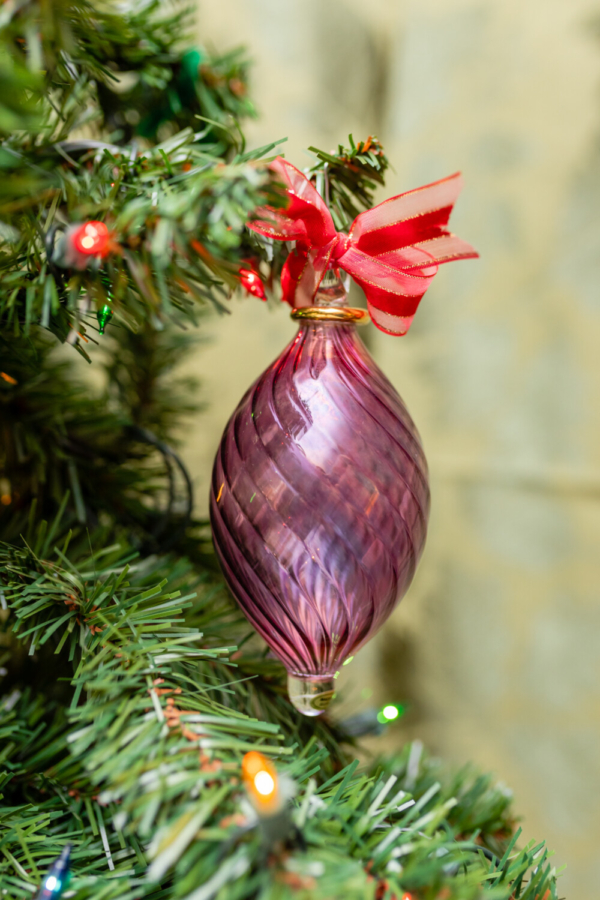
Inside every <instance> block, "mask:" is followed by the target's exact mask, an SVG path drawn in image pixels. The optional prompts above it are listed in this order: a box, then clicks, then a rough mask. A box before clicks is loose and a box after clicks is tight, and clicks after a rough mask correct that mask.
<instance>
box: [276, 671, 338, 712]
mask: <svg viewBox="0 0 600 900" xmlns="http://www.w3.org/2000/svg"><path fill="white" fill-rule="evenodd" d="M287 689H288V696H289V698H290V700H291V702H292V705H293V706H294V707H295V708H296V709H297V710H298V712H300V713H302V715H303V716H311V717H312V716H320V715H322V713H324V712H325V710H326V709H327V708H328V706H329V704H330V703H331V701H332V700H333V699H334V697H335V691H334V685H333V678H317V677H314V676H311V675H307V676H305V677H301V676H299V675H290V674H289V672H288V679H287Z"/></svg>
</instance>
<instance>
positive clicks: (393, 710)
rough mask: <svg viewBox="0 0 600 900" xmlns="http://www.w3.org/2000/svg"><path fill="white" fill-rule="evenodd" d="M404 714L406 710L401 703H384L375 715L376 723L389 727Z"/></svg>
mask: <svg viewBox="0 0 600 900" xmlns="http://www.w3.org/2000/svg"><path fill="white" fill-rule="evenodd" d="M405 712H406V708H405V707H404V706H402V704H401V703H386V705H385V706H382V707H381V709H380V710H379V712H378V713H377V721H378V722H380V723H381V724H382V725H389V724H390V722H395V721H396V719H399V718H400V717H401V716H403V715H404V713H405Z"/></svg>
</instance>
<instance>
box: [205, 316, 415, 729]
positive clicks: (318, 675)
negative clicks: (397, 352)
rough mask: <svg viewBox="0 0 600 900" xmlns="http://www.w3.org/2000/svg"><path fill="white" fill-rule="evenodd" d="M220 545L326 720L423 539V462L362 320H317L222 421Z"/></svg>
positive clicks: (252, 609)
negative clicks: (344, 669)
mask: <svg viewBox="0 0 600 900" xmlns="http://www.w3.org/2000/svg"><path fill="white" fill-rule="evenodd" d="M210 512H211V523H212V529H213V536H214V542H215V547H216V550H217V553H218V556H219V559H220V561H221V565H222V567H223V572H224V574H225V578H226V580H227V583H228V584H229V587H230V588H231V590H232V592H233V594H234V596H235V597H236V599H237V601H238V603H239V604H240V606H241V608H242V610H243V611H244V613H245V614H246V616H247V617H248V619H249V620H250V622H251V623H252V625H253V626H254V627H255V628H256V630H257V631H258V632H259V634H261V635H262V637H263V638H264V639H265V641H266V642H267V644H268V645H269V647H270V648H271V649H272V651H273V652H274V653H275V655H276V656H278V657H279V659H280V660H281V661H282V662H283V664H284V665H285V667H286V669H287V671H288V676H289V677H288V691H289V694H290V698H291V700H292V702H293V704H294V705H295V706H296V708H297V709H299V710H300V711H301V712H302V713H304V714H305V715H310V716H315V715H319V713H321V712H322V711H323V710H324V709H325V708H326V707H327V705H328V704H329V702H330V700H331V698H332V696H333V688H334V682H333V678H334V676H335V673H336V672H337V671H338V670H339V668H340V666H341V665H342V664H343V663H344V661H345V660H347V659H348V658H349V657H351V656H352V655H353V654H354V653H356V651H357V650H358V649H359V647H361V646H362V645H363V644H364V643H365V642H366V641H368V640H369V638H370V637H372V636H373V635H374V634H375V632H376V631H377V630H378V629H379V628H380V626H381V625H382V624H383V623H384V622H385V621H386V619H387V618H388V616H389V615H390V613H391V612H392V610H393V609H394V607H395V606H396V604H397V603H398V602H399V600H400V599H401V598H402V597H403V596H404V594H405V593H406V591H407V589H408V587H409V585H410V583H411V581H412V578H413V575H414V572H415V569H416V566H417V562H418V560H419V557H420V555H421V552H422V549H423V545H424V542H425V535H426V530H427V518H428V512H429V488H428V483H427V464H426V461H425V456H424V454H423V449H422V447H421V443H420V440H419V435H418V432H417V430H416V428H415V425H414V424H413V421H412V419H411V417H410V416H409V414H408V412H407V410H406V407H405V406H404V404H403V402H402V400H401V399H400V397H399V395H398V394H397V392H396V391H395V389H394V388H393V387H392V385H391V384H390V382H389V381H388V380H387V378H386V377H385V375H383V373H382V372H381V371H380V369H379V368H378V367H377V365H376V364H375V362H374V361H373V359H372V358H371V356H370V355H369V353H368V351H367V349H366V347H365V346H364V344H363V342H362V341H361V339H360V337H359V336H358V334H357V331H356V326H355V325H354V324H340V323H337V322H326V321H314V320H307V321H304V322H302V323H301V325H300V328H299V331H298V333H297V335H296V337H295V338H294V340H293V341H292V342H291V343H290V344H289V345H288V346H287V347H286V348H285V350H284V351H283V353H282V354H281V355H280V356H279V357H278V358H277V359H276V360H275V362H274V363H272V365H270V366H269V368H268V369H267V370H266V371H265V372H264V373H263V374H262V375H261V376H260V378H258V380H257V381H256V382H255V383H254V384H253V385H252V387H251V388H250V389H249V390H248V391H247V392H246V394H245V395H244V397H243V398H242V400H241V402H240V404H239V406H238V407H237V409H236V410H235V412H234V413H233V416H232V417H231V419H230V420H229V423H228V424H227V427H226V428H225V431H224V434H223V437H222V439H221V443H220V446H219V449H218V451H217V456H216V460H215V465H214V470H213V477H212V486H211V495H210Z"/></svg>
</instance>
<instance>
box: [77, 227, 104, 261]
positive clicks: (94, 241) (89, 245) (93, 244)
mask: <svg viewBox="0 0 600 900" xmlns="http://www.w3.org/2000/svg"><path fill="white" fill-rule="evenodd" d="M71 240H72V242H73V246H74V248H75V250H77V252H78V253H82V254H83V255H84V256H106V255H107V254H108V252H109V248H110V233H109V231H108V228H107V227H106V225H105V224H104V222H84V224H83V225H80V226H79V228H76V229H75V231H73V233H72V235H71Z"/></svg>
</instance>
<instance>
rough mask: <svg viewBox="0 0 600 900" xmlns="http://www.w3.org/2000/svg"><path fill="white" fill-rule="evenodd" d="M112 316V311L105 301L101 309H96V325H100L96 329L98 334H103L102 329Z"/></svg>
mask: <svg viewBox="0 0 600 900" xmlns="http://www.w3.org/2000/svg"><path fill="white" fill-rule="evenodd" d="M112 317H113V311H112V309H111V308H110V306H109V305H108V303H105V304H104V306H103V307H102V309H100V310H98V312H97V313H96V318H97V319H98V325H99V326H100V327H99V329H98V330H99V332H100V334H104V330H105V328H106V326H107V325H108V323H109V322H110V320H111V319H112Z"/></svg>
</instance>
